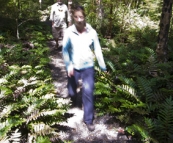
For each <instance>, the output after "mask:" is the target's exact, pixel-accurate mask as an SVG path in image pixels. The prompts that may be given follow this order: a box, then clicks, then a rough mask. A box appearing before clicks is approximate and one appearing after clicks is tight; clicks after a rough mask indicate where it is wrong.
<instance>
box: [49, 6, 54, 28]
mask: <svg viewBox="0 0 173 143" xmlns="http://www.w3.org/2000/svg"><path fill="white" fill-rule="evenodd" d="M54 14H55V11H54V8H53V6H51V11H50V19H49V20H50V21H52V25H53V24H54Z"/></svg>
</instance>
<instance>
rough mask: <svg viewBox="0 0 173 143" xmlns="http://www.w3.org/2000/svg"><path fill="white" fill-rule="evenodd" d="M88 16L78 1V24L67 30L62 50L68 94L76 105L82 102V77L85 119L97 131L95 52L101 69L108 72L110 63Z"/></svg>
mask: <svg viewBox="0 0 173 143" xmlns="http://www.w3.org/2000/svg"><path fill="white" fill-rule="evenodd" d="M85 16H86V15H85V12H84V8H83V7H82V6H78V5H77V6H75V7H74V8H73V9H72V18H73V23H74V24H73V25H71V26H70V27H68V28H67V29H66V31H65V34H64V39H63V47H62V53H63V59H64V63H65V65H66V70H67V76H68V85H67V86H68V94H69V96H70V97H71V100H72V104H73V105H74V106H76V105H77V104H78V103H77V102H78V101H77V99H76V97H77V87H78V84H79V82H78V81H79V80H80V79H82V103H83V109H84V118H83V119H84V123H85V124H86V126H87V128H88V130H89V131H94V130H95V126H94V124H93V120H94V95H93V94H94V81H95V78H94V76H95V71H94V62H95V60H94V59H95V58H94V54H95V56H96V58H97V60H98V63H99V66H100V68H101V70H103V71H105V72H106V65H105V62H104V58H103V54H102V50H101V46H100V43H99V39H98V36H97V32H96V30H95V29H93V28H92V26H91V25H90V24H88V23H86V19H85ZM93 52H94V54H93Z"/></svg>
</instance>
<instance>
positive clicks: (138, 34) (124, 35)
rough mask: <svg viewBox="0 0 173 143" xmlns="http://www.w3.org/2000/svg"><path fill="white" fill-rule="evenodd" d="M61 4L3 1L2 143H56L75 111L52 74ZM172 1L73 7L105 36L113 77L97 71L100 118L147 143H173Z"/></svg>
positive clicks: (95, 0) (86, 1)
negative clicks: (56, 12)
mask: <svg viewBox="0 0 173 143" xmlns="http://www.w3.org/2000/svg"><path fill="white" fill-rule="evenodd" d="M64 1H65V3H66V4H67V5H68V1H67V0H64ZM54 2H55V1H54V0H38V1H35V0H1V5H0V18H1V20H0V142H2V143H8V142H13V143H14V142H21V141H23V142H29V143H31V142H37V143H43V142H46V143H49V142H56V141H57V140H58V131H57V130H55V129H54V128H53V127H54V125H55V124H57V123H58V122H61V121H64V120H65V117H64V113H65V112H66V110H67V109H68V108H69V105H68V104H66V103H65V102H62V101H63V99H57V98H56V94H57V93H56V92H55V89H54V86H53V84H52V78H51V73H50V68H49V61H50V59H49V48H48V47H47V44H46V42H47V41H48V40H49V39H51V38H52V35H51V27H50V22H49V13H50V6H51V5H52V4H53V3H54ZM172 2H173V1H172V0H121V1H119V0H114V1H111V0H80V1H77V0H73V4H76V3H80V4H81V5H83V6H84V7H85V10H86V13H87V22H88V23H90V24H91V25H92V26H93V27H94V28H95V29H96V30H97V32H98V34H99V39H100V43H101V46H102V49H103V53H104V57H105V61H106V65H107V68H108V71H107V73H102V72H101V71H100V70H99V68H98V66H97V64H96V67H95V69H96V90H95V97H96V103H95V106H96V110H97V112H98V114H99V115H100V116H102V115H104V114H109V115H111V116H114V117H115V122H120V123H122V124H123V125H124V126H125V131H126V132H127V133H129V134H131V135H132V136H133V137H135V138H137V139H138V140H139V141H141V142H145V143H171V142H173V128H172V126H173V98H172V96H173V41H172V38H173V27H172V26H173V23H172V22H173V21H172Z"/></svg>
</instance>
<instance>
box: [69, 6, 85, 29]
mask: <svg viewBox="0 0 173 143" xmlns="http://www.w3.org/2000/svg"><path fill="white" fill-rule="evenodd" d="M85 17H86V15H85V10H84V8H83V7H82V6H75V7H73V10H72V18H73V22H74V24H75V25H76V27H81V26H85V24H86V22H85Z"/></svg>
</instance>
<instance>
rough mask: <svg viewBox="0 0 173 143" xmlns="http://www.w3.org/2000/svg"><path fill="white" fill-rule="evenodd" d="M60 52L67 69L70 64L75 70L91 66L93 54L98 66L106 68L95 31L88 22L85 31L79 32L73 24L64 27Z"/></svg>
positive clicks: (92, 64)
mask: <svg viewBox="0 0 173 143" xmlns="http://www.w3.org/2000/svg"><path fill="white" fill-rule="evenodd" d="M62 52H63V58H64V62H65V65H66V68H67V69H68V67H69V66H70V65H73V67H74V69H77V70H81V69H85V68H89V67H93V66H94V54H95V56H96V58H97V61H98V63H99V66H100V68H101V69H102V70H103V71H105V70H106V65H105V62H104V59H103V54H102V51H101V46H100V43H99V40H98V36H97V33H96V31H95V30H94V29H93V28H92V27H91V25H89V24H86V31H85V32H83V33H81V34H80V33H79V32H78V31H77V29H76V27H75V25H74V24H73V25H72V26H70V27H68V28H67V29H66V31H65V34H64V38H63V51H62Z"/></svg>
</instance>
